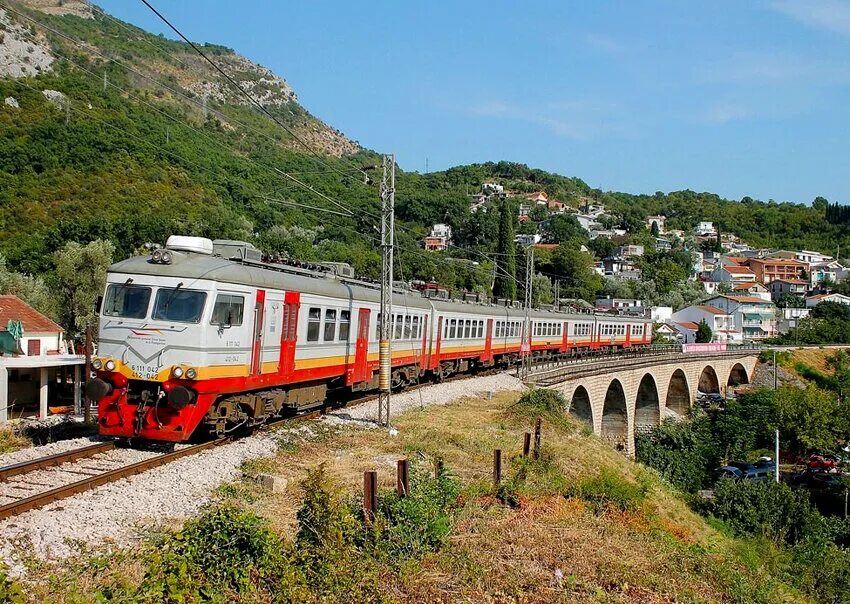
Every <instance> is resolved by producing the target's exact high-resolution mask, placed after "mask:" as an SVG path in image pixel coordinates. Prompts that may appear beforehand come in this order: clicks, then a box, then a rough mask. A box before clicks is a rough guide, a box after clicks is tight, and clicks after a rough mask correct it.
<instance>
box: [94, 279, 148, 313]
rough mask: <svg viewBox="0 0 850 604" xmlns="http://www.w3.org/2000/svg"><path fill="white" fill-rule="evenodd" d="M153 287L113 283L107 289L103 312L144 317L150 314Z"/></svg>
mask: <svg viewBox="0 0 850 604" xmlns="http://www.w3.org/2000/svg"><path fill="white" fill-rule="evenodd" d="M150 301H151V288H149V287H143V286H141V285H126V284H124V285H122V284H120V283H113V284H112V285H110V286H109V287H108V288H107V289H106V299H105V300H104V302H103V314H104V315H105V316H107V317H122V318H125V319H143V318H144V317H145V315H147V314H148V303H149V302H150Z"/></svg>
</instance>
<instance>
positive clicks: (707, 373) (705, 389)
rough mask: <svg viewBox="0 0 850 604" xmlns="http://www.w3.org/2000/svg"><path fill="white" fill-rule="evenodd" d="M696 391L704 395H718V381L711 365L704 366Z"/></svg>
mask: <svg viewBox="0 0 850 604" xmlns="http://www.w3.org/2000/svg"><path fill="white" fill-rule="evenodd" d="M697 390H699V391H700V392H702V393H704V394H720V380H718V379H717V372H716V371H715V370H714V367H712V366H711V365H706V366H705V367H704V368H703V370H702V373H700V375H699V382H698V385H697Z"/></svg>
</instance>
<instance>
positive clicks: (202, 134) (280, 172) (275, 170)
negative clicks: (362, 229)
mask: <svg viewBox="0 0 850 604" xmlns="http://www.w3.org/2000/svg"><path fill="white" fill-rule="evenodd" d="M22 33H23V32H22ZM23 35H24V36H25V37H26V38H28V39H29V40H31V41H34V42H35V41H36V40H35V38H33V37H32V36H29V35H28V34H26V33H23ZM56 54H57V55H59V56H61V57H62V58H63V59H65V60H66V61H68V62H69V63H71V64H72V65H74V66H75V67H77V68H78V69H80V70H81V71H84V72H85V73H87V74H89V75H91V76H92V77H94V78H99V77H100V76H99V75H98V74H97V73H95V72H93V71H91V70H90V69H88V68H86V67H85V66H83V65H81V64H80V63H78V62H76V61H74V60H73V59H71V58H70V57H68V56H67V55H64V54H62V53H59V52H56ZM104 85H105V86H111V87H112V88H115V89H116V90H118V91H120V92H122V93H124V94H126V95H127V96H128V97H129V98H131V99H133V100H135V101H137V102H138V103H141V104H143V105H145V106H147V107H149V108H150V109H152V110H153V111H155V112H156V113H158V114H160V115H162V116H164V117H166V118H167V119H170V120H172V121H173V122H175V123H177V124H178V125H181V126H183V127H185V128H188V129H189V130H191V131H193V132H194V133H195V134H197V135H198V136H200V137H203V138H204V139H205V140H207V141H208V142H210V143H212V144H214V145H216V146H218V147H219V148H221V149H223V150H224V151H226V152H227V153H228V154H231V155H233V154H234V151H233V149H232V148H230V147H228V146H227V145H225V144H224V143H223V142H221V141H219V140H217V139H215V138H213V137H212V136H210V135H209V134H207V133H205V132H203V131H201V130H199V129H197V128H195V127H193V126H192V125H191V124H188V123H186V122H185V121H183V120H181V119H179V118H177V117H175V116H173V115H171V114H170V113H168V112H167V111H164V110H163V109H161V108H159V107H157V106H156V105H154V104H153V103H150V102H148V101H146V100H145V99H143V98H141V97H139V96H138V95H135V94H133V93H132V92H131V91H130V90H127V89H124V88H121V87H120V86H118V85H117V84H114V83H112V82H109V81H105V82H104ZM173 155H176V154H173ZM178 157H180V156H178ZM184 159H185V158H184ZM241 159H243V160H244V161H247V162H249V163H252V164H254V165H256V166H258V167H261V168H263V167H264V168H266V169H268V170H270V171H271V172H272V173H274V174H275V175H277V176H283V177H285V178H287V179H289V180H292V181H293V182H295V183H296V184H297V185H298V186H300V187H302V188H304V189H306V190H308V191H310V192H311V193H313V194H315V195H317V196H319V197H321V198H322V199H325V200H326V201H329V202H330V203H332V204H333V205H335V206H337V207H339V208H341V209H343V210H345V211H346V213H347V215H348V216H354V213H353V212H351V210H349V209H348V208H346V207H345V206H344V205H343V204H341V203H339V202H337V201H335V200H333V199H331V198H330V197H328V196H327V195H325V194H324V193H321V192H320V191H317V190H316V189H315V188H313V187H312V186H310V185H308V184H306V183H304V182H302V181H300V180H299V179H297V178H295V177H293V176H291V175H290V174H289V173H288V172H284V171H283V170H281V169H279V168H277V167H275V166H270V165H265V164H260V163H259V162H257V161H256V160H254V159H252V158H251V157H249V156H244V157H241ZM186 161H189V160H186ZM195 165H199V164H195ZM314 209H316V210H319V211H323V208H321V207H318V206H314Z"/></svg>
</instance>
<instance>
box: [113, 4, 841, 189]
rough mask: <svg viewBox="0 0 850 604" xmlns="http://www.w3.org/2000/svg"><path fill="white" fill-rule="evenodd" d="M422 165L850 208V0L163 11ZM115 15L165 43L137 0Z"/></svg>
mask: <svg viewBox="0 0 850 604" xmlns="http://www.w3.org/2000/svg"><path fill="white" fill-rule="evenodd" d="M152 3H153V4H154V6H156V7H157V8H158V9H159V10H161V11H162V12H163V13H164V14H165V15H166V16H167V17H168V18H169V19H171V20H172V22H173V23H175V25H177V26H178V27H179V28H181V29H182V30H183V32H184V33H185V34H187V35H188V36H189V37H190V38H191V39H193V40H198V41H207V42H217V43H221V44H225V45H227V46H230V47H232V48H234V49H235V50H237V51H238V52H240V53H242V54H244V55H247V56H248V57H249V58H251V59H253V60H255V61H257V62H259V63H261V64H263V65H265V66H267V67H270V68H271V69H273V70H274V71H275V72H277V73H278V74H279V75H281V76H282V77H284V78H286V79H287V80H288V81H289V83H290V84H291V85H292V86H293V87H294V89H295V91H296V93H297V94H298V96H299V99H300V101H301V103H302V104H303V105H304V106H305V107H306V108H307V109H308V110H309V111H311V112H312V113H314V114H315V115H317V116H318V117H320V118H321V119H323V120H325V121H326V122H328V123H329V124H331V125H333V126H335V127H337V128H339V129H340V130H342V131H343V132H345V133H346V134H347V135H348V136H350V137H351V138H353V139H355V140H358V141H359V142H360V143H361V144H363V145H364V146H366V147H369V148H372V149H375V150H376V151H380V152H391V153H395V154H396V156H397V158H398V161H399V163H400V164H401V166H402V167H403V168H405V169H407V170H419V171H424V169H425V165H426V163H425V162H426V158H427V160H428V165H429V167H430V169H431V170H439V169H445V168H448V167H450V166H453V165H457V164H463V163H471V162H480V161H487V160H494V161H497V160H500V159H506V160H513V161H520V162H524V163H527V164H529V165H531V166H534V167H539V168H543V169H546V170H551V171H554V172H558V173H561V174H565V175H569V176H578V177H580V178H582V179H584V180H585V181H587V182H588V184H590V185H591V186H594V187H601V188H603V189H606V190H609V189H610V190H618V191H628V192H635V193H639V192H647V193H653V192H655V191H657V190H662V191H671V190H676V189H683V188H690V189H694V190H697V191H714V192H717V193H719V194H721V195H723V196H726V197H730V198H735V199H739V198H741V197H743V196H744V195H750V196H752V197H756V198H760V199H765V200H766V199H775V200H777V201H785V200H787V201H796V202H806V203H809V202H811V200H812V199H813V198H814V197H815V196H817V195H823V196H825V197H827V198H828V199H830V200H831V201H841V202H847V201H850V140H849V139H848V135H850V127H848V126H850V0H750V1H747V2H741V1H740V0H737V1H732V0H713V1H712V2H696V1H688V0H633V1H632V0H630V1H625V0H621V1H619V2H613V1H611V2H605V1H598V2H577V1H572V2H563V1H560V2H559V1H555V0H553V1H551V2H542V1H535V0H527V1H526V2H523V3H518V2H510V1H507V0H505V1H490V2H485V1H483V0H467V1H455V2H447V1H440V0H434V1H431V2H398V1H396V2H391V1H388V0H374V1H372V2H350V1H344V2H343V1H330V0H328V1H310V2H304V1H302V2H283V1H262V2H261V1H259V0H242V1H240V2H233V1H232V0H179V1H177V2H175V1H171V2H167V1H165V0H153V1H152ZM99 4H100V5H101V6H103V7H104V8H105V9H106V10H107V11H109V12H110V13H112V14H113V15H115V16H117V17H120V18H122V19H124V20H126V21H129V22H131V23H134V24H136V25H139V26H141V27H144V28H145V29H148V30H151V31H154V32H157V33H160V32H162V33H166V34H167V35H168V34H170V32H166V30H165V26H164V25H163V24H162V23H161V22H159V21H158V19H157V18H156V17H155V16H154V15H153V14H152V13H150V12H149V11H148V9H147V8H145V7H144V5H143V4H142V3H141V2H137V1H136V0H100V2H99Z"/></svg>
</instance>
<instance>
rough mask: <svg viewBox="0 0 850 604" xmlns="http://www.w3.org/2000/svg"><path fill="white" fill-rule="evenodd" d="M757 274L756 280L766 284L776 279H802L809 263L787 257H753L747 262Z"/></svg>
mask: <svg viewBox="0 0 850 604" xmlns="http://www.w3.org/2000/svg"><path fill="white" fill-rule="evenodd" d="M747 265H748V266H749V267H750V269H751V270H752V272H753V273H754V274H755V276H756V279H755V280H756V281H761V282H762V283H764V284H765V285H770V282H771V281H773V280H775V279H802V278H803V276H804V275H805V273H806V267H807V266H808V265H807V264H805V263H803V262H800V261H799V260H791V259H785V258H751V259H750V261H749V262H748V263H747Z"/></svg>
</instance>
